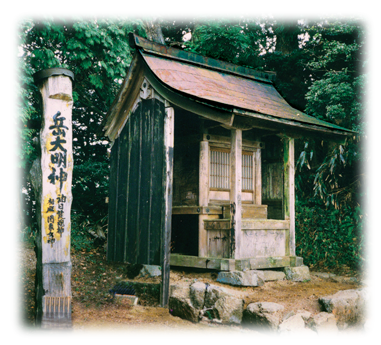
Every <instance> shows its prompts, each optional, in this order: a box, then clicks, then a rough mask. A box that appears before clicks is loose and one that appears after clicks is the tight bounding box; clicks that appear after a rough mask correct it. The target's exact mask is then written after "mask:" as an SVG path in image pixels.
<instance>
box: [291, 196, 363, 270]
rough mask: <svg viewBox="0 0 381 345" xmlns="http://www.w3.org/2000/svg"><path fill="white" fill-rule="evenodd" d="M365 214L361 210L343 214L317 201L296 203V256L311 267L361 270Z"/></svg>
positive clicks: (350, 210) (346, 211)
mask: <svg viewBox="0 0 381 345" xmlns="http://www.w3.org/2000/svg"><path fill="white" fill-rule="evenodd" d="M364 223H365V222H364V214H363V211H362V210H361V208H360V207H355V208H354V209H352V208H350V207H348V206H344V207H342V208H341V209H340V210H338V209H335V208H334V207H333V206H332V205H328V206H325V205H324V204H322V203H321V202H316V201H314V200H309V201H308V202H306V201H298V202H297V203H296V220H295V224H296V226H295V228H296V255H298V256H302V257H303V258H304V263H305V264H306V265H308V266H310V267H315V268H316V267H318V268H321V267H328V268H334V267H339V266H342V265H346V266H349V267H350V268H352V269H362V268H363V267H364V264H365V260H364V256H365V255H364V249H365V248H364V242H365V236H364Z"/></svg>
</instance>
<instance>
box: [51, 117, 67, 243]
mask: <svg viewBox="0 0 381 345" xmlns="http://www.w3.org/2000/svg"><path fill="white" fill-rule="evenodd" d="M65 120H66V118H65V117H63V116H61V112H60V111H57V113H56V114H55V115H53V125H51V126H49V130H50V131H51V134H52V136H53V140H52V141H51V142H50V146H51V147H50V149H49V153H50V163H51V164H50V168H51V173H50V175H49V176H48V181H49V182H50V183H51V184H53V185H56V184H57V183H58V184H59V193H58V194H57V198H56V199H55V200H54V199H51V198H50V199H49V201H48V208H47V211H46V212H47V213H48V214H47V223H48V233H47V235H48V237H47V243H50V245H51V246H53V243H54V242H55V238H54V230H55V229H56V231H57V233H59V234H60V235H61V236H62V233H63V232H64V231H65V226H64V225H65V218H64V205H65V202H66V195H64V194H63V193H62V187H63V184H64V182H65V181H67V177H68V173H67V171H66V167H67V149H66V148H65V144H66V139H65V137H66V131H67V130H68V127H67V126H65V125H64V122H65ZM54 213H56V217H55V216H54Z"/></svg>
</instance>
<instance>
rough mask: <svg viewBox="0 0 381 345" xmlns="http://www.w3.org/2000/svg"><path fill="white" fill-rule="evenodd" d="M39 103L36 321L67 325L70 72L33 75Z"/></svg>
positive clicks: (71, 166)
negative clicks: (41, 116)
mask: <svg viewBox="0 0 381 345" xmlns="http://www.w3.org/2000/svg"><path fill="white" fill-rule="evenodd" d="M34 79H35V82H36V83H37V84H38V85H39V88H40V92H41V95H42V103H43V121H42V128H41V132H40V144H41V160H40V169H41V170H40V172H41V178H42V181H41V185H40V186H41V189H40V195H39V200H38V204H39V205H40V207H39V210H38V212H39V219H40V222H39V223H40V224H39V232H38V236H37V285H36V302H37V303H36V311H37V322H38V323H39V324H40V325H41V327H42V328H66V327H71V297H72V295H71V281H70V279H71V261H70V232H71V226H70V224H71V223H70V211H71V203H72V193H71V185H72V172H73V152H72V119H71V113H72V106H73V100H72V79H74V75H73V73H72V72H70V71H68V70H65V69H58V68H53V69H48V70H44V71H41V72H38V73H36V74H35V76H34Z"/></svg>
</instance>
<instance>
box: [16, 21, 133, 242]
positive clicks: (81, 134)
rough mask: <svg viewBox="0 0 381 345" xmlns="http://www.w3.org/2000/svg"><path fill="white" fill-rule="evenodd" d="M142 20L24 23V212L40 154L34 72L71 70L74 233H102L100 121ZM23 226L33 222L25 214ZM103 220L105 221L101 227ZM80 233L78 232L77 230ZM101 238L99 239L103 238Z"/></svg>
mask: <svg viewBox="0 0 381 345" xmlns="http://www.w3.org/2000/svg"><path fill="white" fill-rule="evenodd" d="M134 30H137V31H139V30H141V29H140V24H139V22H137V21H136V22H134V21H128V22H127V21H123V20H113V21H108V20H97V19H93V20H87V21H83V20H77V21H67V20H62V21H60V20H48V19H46V20H32V21H26V22H24V23H23V24H22V25H21V27H20V46H21V48H22V51H23V55H22V56H21V57H20V70H21V73H20V86H21V88H20V95H21V97H20V101H21V102H20V114H21V116H20V122H21V123H20V138H21V140H20V144H21V145H20V147H21V150H20V168H21V169H22V173H21V176H22V187H23V188H24V190H26V192H27V193H26V194H23V195H24V209H25V210H28V212H26V213H25V214H27V213H28V214H34V212H33V210H34V195H33V193H32V191H31V187H30V184H29V182H28V179H27V177H28V172H29V170H30V168H31V165H32V162H33V160H34V159H35V158H36V156H37V154H38V152H36V149H35V147H34V146H33V145H32V138H33V137H34V136H37V135H38V133H39V130H40V127H41V114H42V104H41V99H40V95H39V91H38V89H37V87H36V86H35V85H34V83H33V78H32V76H33V74H34V73H35V72H37V71H39V70H42V69H45V68H51V67H62V68H68V69H70V70H71V71H72V72H73V73H74V75H75V81H74V88H73V98H74V104H73V155H74V170H73V188H72V193H73V204H72V210H73V214H74V215H75V222H74V223H73V224H72V228H73V234H74V237H75V236H77V235H78V236H84V237H83V241H84V242H83V243H85V244H86V243H88V242H87V238H88V236H90V240H93V238H92V237H91V235H90V232H91V231H92V232H93V237H94V236H98V237H99V227H98V225H99V226H101V227H102V229H104V223H105V221H104V219H105V217H106V216H107V204H105V198H106V196H107V194H108V164H109V160H108V156H107V147H108V141H107V138H106V137H104V134H103V133H102V121H103V119H104V117H105V115H106V113H107V111H108V109H109V107H110V105H111V103H112V101H113V100H114V98H115V95H116V93H117V91H118V90H119V87H120V84H121V82H122V80H123V78H124V76H125V75H126V72H127V69H128V66H129V64H130V62H131V58H132V55H131V52H130V49H129V46H128V33H129V32H131V31H134ZM24 223H25V226H28V225H30V226H34V219H33V217H32V218H30V217H25V219H24ZM100 224H101V225H100ZM76 231H77V234H76ZM97 234H98V235H97ZM100 238H101V237H99V239H100Z"/></svg>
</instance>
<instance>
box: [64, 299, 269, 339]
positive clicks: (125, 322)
mask: <svg viewBox="0 0 381 345" xmlns="http://www.w3.org/2000/svg"><path fill="white" fill-rule="evenodd" d="M81 309H82V308H81V306H80V305H78V303H73V326H74V327H73V331H72V334H71V335H70V336H69V339H196V338H197V339H217V338H218V339H270V338H269V337H268V336H266V335H263V334H260V333H258V332H255V331H250V330H240V329H239V328H233V327H228V326H218V327H217V326H215V325H206V324H201V323H198V324H193V323H191V322H189V321H186V320H182V319H180V318H178V317H174V316H172V315H171V314H169V312H168V309H164V308H158V307H144V306H140V305H138V306H135V307H133V308H126V307H125V306H123V307H115V306H110V307H107V308H105V309H104V310H103V311H102V316H100V315H99V314H100V313H99V311H96V310H94V309H92V308H90V309H87V310H86V311H83V310H81Z"/></svg>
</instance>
